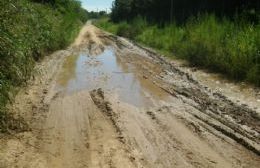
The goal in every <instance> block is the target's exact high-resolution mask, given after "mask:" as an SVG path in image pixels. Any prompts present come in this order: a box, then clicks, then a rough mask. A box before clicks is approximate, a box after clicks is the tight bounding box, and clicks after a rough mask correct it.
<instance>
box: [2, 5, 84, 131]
mask: <svg viewBox="0 0 260 168" xmlns="http://www.w3.org/2000/svg"><path fill="white" fill-rule="evenodd" d="M39 2H43V1H39ZM68 3H69V4H68ZM68 3H64V4H62V3H61V2H60V4H58V1H57V4H53V3H52V4H50V3H47V2H46V3H45V2H44V3H36V2H32V1H30V0H19V1H17V0H4V1H1V2H0V8H1V9H0V20H1V22H0V132H6V130H7V129H14V128H15V127H14V126H12V125H13V124H12V123H14V122H15V120H14V119H11V118H12V117H11V115H10V114H9V113H8V112H7V109H6V107H5V105H6V104H7V103H8V102H10V101H11V100H12V98H13V97H14V96H12V95H15V90H16V89H15V88H18V87H20V86H22V85H24V84H26V81H27V80H28V78H29V77H30V76H31V74H32V72H33V68H34V64H35V62H36V61H38V60H40V59H41V58H42V57H43V56H44V55H46V54H48V53H50V52H52V51H54V50H57V49H61V48H64V47H66V46H67V45H68V44H70V43H71V42H72V40H73V39H74V38H75V36H76V35H77V34H78V31H79V29H80V26H81V25H82V21H84V20H83V19H82V17H84V18H85V19H86V17H85V16H83V13H84V11H83V10H82V9H81V8H80V4H79V3H78V2H77V1H72V0H71V1H68ZM19 123H21V122H19Z"/></svg>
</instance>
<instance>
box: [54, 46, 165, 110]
mask: <svg viewBox="0 0 260 168" xmlns="http://www.w3.org/2000/svg"><path fill="white" fill-rule="evenodd" d="M97 88H102V89H104V90H108V91H115V92H116V93H118V95H119V98H120V100H121V101H123V102H127V103H130V104H132V105H135V106H138V107H144V106H149V105H151V104H153V103H152V102H153V101H154V100H155V101H160V100H167V99H168V98H169V97H170V96H169V95H168V94H167V93H166V92H164V91H163V90H161V89H160V88H158V87H157V86H155V85H154V84H153V83H152V82H151V81H149V80H147V79H144V78H143V77H140V75H138V70H137V69H135V67H133V66H132V65H131V64H128V63H125V62H123V61H122V60H121V59H120V57H118V56H116V54H115V51H114V50H113V48H107V49H105V51H104V52H103V53H102V54H100V55H97V56H90V55H87V54H86V53H80V54H79V55H77V56H70V57H67V59H66V60H65V62H64V64H63V68H62V71H61V73H60V75H59V78H58V81H57V86H56V89H57V90H59V91H65V92H66V93H68V94H69V93H73V92H76V91H80V90H85V89H87V90H89V91H90V90H93V89H97Z"/></svg>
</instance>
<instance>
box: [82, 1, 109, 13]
mask: <svg viewBox="0 0 260 168" xmlns="http://www.w3.org/2000/svg"><path fill="white" fill-rule="evenodd" d="M80 1H81V2H82V6H83V8H85V9H87V10H88V11H97V10H98V11H101V10H105V11H106V10H107V11H110V10H111V6H112V2H113V1H114V0H80Z"/></svg>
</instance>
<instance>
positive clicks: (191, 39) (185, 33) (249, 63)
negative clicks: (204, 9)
mask: <svg viewBox="0 0 260 168" xmlns="http://www.w3.org/2000/svg"><path fill="white" fill-rule="evenodd" d="M242 18H243V17H242ZM107 25H112V26H114V27H117V29H116V30H117V31H116V32H115V34H117V35H120V36H124V37H127V38H131V39H135V40H137V41H138V42H141V43H143V44H146V45H148V46H151V47H154V48H156V49H158V50H160V51H163V52H166V53H174V55H175V56H177V57H179V58H183V59H187V60H189V62H190V63H191V64H193V65H197V66H202V67H205V68H208V69H211V70H214V71H217V72H221V73H223V74H226V75H227V76H229V77H231V78H233V79H236V80H246V81H249V82H252V83H254V84H256V85H258V86H259V85H260V24H259V23H258V24H252V23H249V22H247V21H246V20H243V19H241V18H240V20H239V18H237V19H236V20H234V21H231V20H228V19H225V18H222V19H219V18H217V17H215V16H214V15H213V14H203V15H199V16H198V17H192V18H190V19H189V21H187V22H186V23H185V24H184V25H177V24H174V23H173V24H169V25H165V26H164V27H158V26H157V25H148V24H147V23H146V22H145V20H144V19H140V18H137V19H135V20H133V21H132V22H129V23H127V22H121V23H119V24H113V23H111V22H110V23H108V24H107ZM101 27H102V26H101ZM106 30H109V28H107V29H106Z"/></svg>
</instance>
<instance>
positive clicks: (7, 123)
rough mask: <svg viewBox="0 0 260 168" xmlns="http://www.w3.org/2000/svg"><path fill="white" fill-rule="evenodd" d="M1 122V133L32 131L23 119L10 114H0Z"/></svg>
mask: <svg viewBox="0 0 260 168" xmlns="http://www.w3.org/2000/svg"><path fill="white" fill-rule="evenodd" d="M0 121H1V122H0V133H12V132H15V133H20V132H24V131H28V130H30V129H29V126H28V124H27V123H26V122H25V121H24V119H23V118H22V117H14V115H12V114H10V113H6V114H3V113H0Z"/></svg>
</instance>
